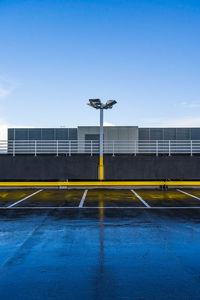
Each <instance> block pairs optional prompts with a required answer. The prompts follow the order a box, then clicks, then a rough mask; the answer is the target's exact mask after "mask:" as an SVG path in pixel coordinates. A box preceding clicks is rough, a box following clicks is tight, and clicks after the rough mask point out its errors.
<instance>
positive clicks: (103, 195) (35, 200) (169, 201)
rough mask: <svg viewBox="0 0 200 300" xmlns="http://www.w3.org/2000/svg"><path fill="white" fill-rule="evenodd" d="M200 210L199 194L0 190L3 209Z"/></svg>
mask: <svg viewBox="0 0 200 300" xmlns="http://www.w3.org/2000/svg"><path fill="white" fill-rule="evenodd" d="M99 207H101V208H130V209H131V208H148V209H152V208H153V209H156V208H159V209H164V208H200V190H197V189H174V190H169V191H160V190H156V189H148V190H147V189H143V190H142V189H141V190H140V189H127V190H117V189H113V190H106V189H105V190H97V189H96V190H95V189H90V190H84V189H83V190H78V189H77V190H76V189H75V190H66V189H64V190H58V189H57V190H43V189H40V190H39V189H38V190H28V189H26V190H9V189H7V190H1V191H0V208H2V209H11V208H12V209H20V208H24V209H29V208H30V209H31V208H36V209H37V208H39V209H41V208H44V209H45V208H48V209H55V208H58V209H62V208H63V209H65V208H80V209H81V208H99Z"/></svg>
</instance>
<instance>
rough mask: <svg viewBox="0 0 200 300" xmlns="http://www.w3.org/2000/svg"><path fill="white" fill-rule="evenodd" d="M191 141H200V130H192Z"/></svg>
mask: <svg viewBox="0 0 200 300" xmlns="http://www.w3.org/2000/svg"><path fill="white" fill-rule="evenodd" d="M191 139H192V140H200V128H191Z"/></svg>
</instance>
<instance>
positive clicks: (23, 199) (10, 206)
mask: <svg viewBox="0 0 200 300" xmlns="http://www.w3.org/2000/svg"><path fill="white" fill-rule="evenodd" d="M41 191H43V189H41V190H38V191H36V192H34V193H32V194H30V195H28V196H26V197H24V198H22V199H21V200H18V201H16V202H15V203H13V204H11V205H9V206H8V207H7V208H12V207H13V206H15V205H17V204H18V203H20V202H22V201H25V200H26V199H28V198H30V197H32V196H34V195H36V194H38V193H39V192H41Z"/></svg>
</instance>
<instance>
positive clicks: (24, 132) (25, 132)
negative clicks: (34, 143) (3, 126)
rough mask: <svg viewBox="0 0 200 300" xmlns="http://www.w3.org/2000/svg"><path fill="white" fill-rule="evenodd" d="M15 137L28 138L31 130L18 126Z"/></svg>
mask: <svg viewBox="0 0 200 300" xmlns="http://www.w3.org/2000/svg"><path fill="white" fill-rule="evenodd" d="M15 139H16V140H28V139H29V131H28V129H26V128H16V129H15Z"/></svg>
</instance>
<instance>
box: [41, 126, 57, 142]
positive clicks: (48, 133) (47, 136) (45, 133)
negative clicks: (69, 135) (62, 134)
mask: <svg viewBox="0 0 200 300" xmlns="http://www.w3.org/2000/svg"><path fill="white" fill-rule="evenodd" d="M54 139H55V129H54V128H42V140H54Z"/></svg>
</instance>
